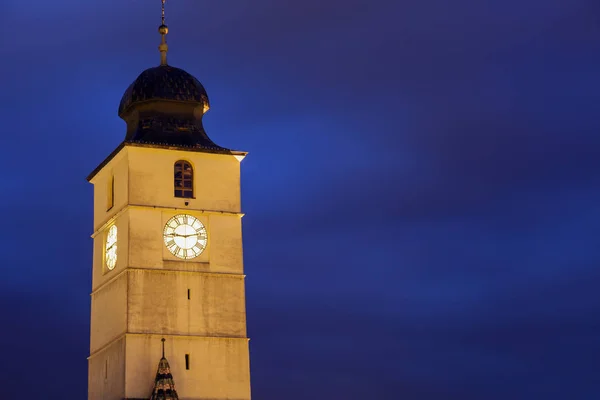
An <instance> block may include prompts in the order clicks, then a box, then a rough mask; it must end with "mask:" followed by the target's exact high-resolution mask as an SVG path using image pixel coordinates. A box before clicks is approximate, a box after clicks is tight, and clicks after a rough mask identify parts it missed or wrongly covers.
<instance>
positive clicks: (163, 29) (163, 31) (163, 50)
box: [158, 0, 169, 65]
mask: <svg viewBox="0 0 600 400" xmlns="http://www.w3.org/2000/svg"><path fill="white" fill-rule="evenodd" d="M158 33H160V35H161V37H162V39H161V43H160V45H159V46H158V51H160V65H167V51H169V46H168V45H167V33H169V28H168V27H167V25H165V0H162V23H161V25H160V26H159V27H158Z"/></svg>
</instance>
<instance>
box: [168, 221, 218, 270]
mask: <svg viewBox="0 0 600 400" xmlns="http://www.w3.org/2000/svg"><path fill="white" fill-rule="evenodd" d="M163 237H164V239H165V246H167V249H169V251H170V252H171V254H173V255H174V256H175V257H178V258H182V259H184V260H189V259H191V258H195V257H198V256H199V255H200V254H202V252H203V251H204V249H205V248H206V243H207V241H208V236H207V234H206V228H205V227H204V225H203V224H202V222H200V221H199V220H198V219H197V218H196V217H192V216H191V215H187V214H179V215H176V216H174V217H173V218H171V219H170V220H168V221H167V224H166V225H165V229H164V232H163Z"/></svg>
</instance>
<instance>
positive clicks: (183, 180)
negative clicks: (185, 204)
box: [175, 160, 194, 199]
mask: <svg viewBox="0 0 600 400" xmlns="http://www.w3.org/2000/svg"><path fill="white" fill-rule="evenodd" d="M175 197H185V198H188V199H189V198H192V197H194V170H193V169H192V165H191V164H190V163H189V162H187V161H181V160H180V161H177V162H176V163H175Z"/></svg>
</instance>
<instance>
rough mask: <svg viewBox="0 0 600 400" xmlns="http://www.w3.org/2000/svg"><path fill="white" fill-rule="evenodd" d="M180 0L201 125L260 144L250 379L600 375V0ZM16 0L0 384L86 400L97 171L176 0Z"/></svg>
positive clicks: (177, 29) (274, 383) (417, 392)
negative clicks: (203, 109)
mask: <svg viewBox="0 0 600 400" xmlns="http://www.w3.org/2000/svg"><path fill="white" fill-rule="evenodd" d="M4 3H6V4H4ZM167 6H168V15H167V19H168V21H167V22H168V24H169V27H170V34H169V44H170V51H169V62H170V64H172V65H174V66H177V67H180V68H183V69H185V70H187V71H188V72H190V73H192V74H193V75H195V76H196V77H198V78H199V79H200V81H201V82H202V83H203V84H204V86H205V87H206V89H207V91H208V94H209V96H210V99H211V103H212V109H211V111H210V112H209V113H208V114H207V116H206V118H205V120H204V121H205V126H206V128H207V131H208V133H209V135H210V136H211V138H212V139H213V140H214V141H215V142H216V143H217V144H219V145H222V146H225V147H231V148H235V149H239V150H246V151H249V153H250V155H249V156H248V157H247V158H246V160H244V162H243V163H242V171H243V173H242V186H243V189H242V195H243V209H244V211H245V212H246V217H245V218H244V245H245V247H244V254H245V267H246V272H247V274H248V277H247V301H248V304H247V306H248V319H249V323H248V325H249V335H250V337H251V338H252V341H251V368H252V387H253V397H254V398H256V399H259V400H279V399H286V400H305V399H314V400H320V399H323V400H331V399H334V400H338V399H343V400H364V399H374V400H399V399H402V400H445V399H451V400H454V399H456V400H459V399H460V400H507V399H510V400H520V399H527V400H531V399H544V400H546V399H547V400H553V399H561V400H563V399H569V400H597V399H598V398H600V377H599V376H598V367H599V365H600V361H599V360H600V295H599V288H600V268H599V265H600V250H599V247H598V240H599V238H600V232H599V226H600V118H598V115H599V112H598V111H599V108H600V96H599V94H598V93H600V2H598V1H596V0H569V1H564V0H504V1H496V2H489V1H480V0H455V1H446V0H407V1H400V0H378V1H368V0H360V1H359V0H344V1H342V0H303V1H282V0H228V1H199V0H169V1H168V4H167ZM2 8H3V18H2V20H3V22H2V24H0V35H1V37H2V40H1V41H0V55H1V56H0V57H1V58H2V62H1V63H0V77H1V78H0V79H1V81H2V88H1V91H0V118H1V121H2V124H3V127H2V129H1V133H0V145H1V148H2V157H0V183H1V188H2V196H0V207H1V209H2V210H3V212H4V217H3V224H4V229H2V230H1V231H0V243H2V244H1V247H0V266H1V267H2V269H3V274H2V279H1V280H0V305H1V306H2V310H3V318H2V321H3V322H2V324H1V325H0V332H1V333H0V343H2V345H3V347H4V350H3V356H4V359H3V361H2V362H1V363H0V374H1V375H2V376H3V380H4V385H3V388H2V393H3V396H4V397H11V396H16V395H17V394H18V395H19V397H20V398H40V399H48V400H53V399H61V400H64V399H65V398H68V399H73V400H79V399H84V398H86V390H87V370H86V366H87V361H86V357H87V355H88V350H89V348H88V347H89V328H88V325H89V292H90V285H91V283H90V269H91V260H92V252H91V244H92V241H91V239H90V238H89V235H90V234H91V231H92V186H91V185H90V184H88V183H87V182H86V181H85V177H86V176H87V174H88V173H89V172H91V171H92V170H93V169H94V168H95V167H96V166H97V165H98V164H99V163H100V162H101V161H102V160H103V159H104V158H105V156H106V155H108V154H109V153H110V152H111V151H112V150H113V149H114V148H115V147H116V146H117V145H118V144H119V143H120V142H121V141H122V140H123V138H124V135H125V124H124V122H123V121H121V120H120V119H119V118H118V117H117V107H118V104H119V100H120V98H121V95H122V94H123V92H124V91H125V89H126V88H127V86H128V85H129V84H130V83H131V82H132V81H133V80H134V79H135V78H136V77H137V75H138V74H139V73H140V72H141V71H142V70H144V69H146V68H148V67H151V66H155V65H157V64H158V63H159V60H160V57H159V53H158V50H157V46H158V43H159V40H160V38H159V35H158V34H157V31H156V30H157V26H158V24H159V21H160V2H159V1H158V0H154V1H150V0H128V1H122V0H121V1H117V0H103V1H100V0H89V1H81V0H55V1H41V0H28V1H21V0H19V1H16V0H14V1H8V0H7V1H5V2H3V5H2ZM175 380H177V377H176V376H175ZM65 391H67V393H70V394H69V395H67V397H65V394H64V393H65Z"/></svg>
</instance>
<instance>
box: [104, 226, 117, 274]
mask: <svg viewBox="0 0 600 400" xmlns="http://www.w3.org/2000/svg"><path fill="white" fill-rule="evenodd" d="M104 258H105V260H106V268H108V270H109V271H112V270H113V269H115V266H116V265H117V227H116V226H115V225H113V226H111V227H110V228H109V229H108V234H107V235H106V247H105V249H104Z"/></svg>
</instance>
